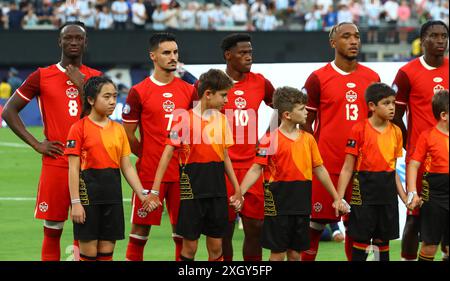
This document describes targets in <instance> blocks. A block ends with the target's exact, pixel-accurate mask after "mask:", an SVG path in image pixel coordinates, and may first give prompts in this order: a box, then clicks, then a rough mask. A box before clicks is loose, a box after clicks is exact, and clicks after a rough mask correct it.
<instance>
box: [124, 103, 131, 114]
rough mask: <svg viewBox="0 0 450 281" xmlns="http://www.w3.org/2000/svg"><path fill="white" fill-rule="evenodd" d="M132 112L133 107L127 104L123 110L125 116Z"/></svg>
mask: <svg viewBox="0 0 450 281" xmlns="http://www.w3.org/2000/svg"><path fill="white" fill-rule="evenodd" d="M130 111H131V107H130V105H129V104H128V103H126V104H125V106H124V107H123V109H122V113H123V114H128V113H130Z"/></svg>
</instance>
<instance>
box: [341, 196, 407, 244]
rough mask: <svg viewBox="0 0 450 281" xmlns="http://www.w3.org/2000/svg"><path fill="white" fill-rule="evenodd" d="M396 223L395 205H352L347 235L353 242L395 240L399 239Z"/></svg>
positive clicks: (397, 219) (396, 211) (396, 206)
mask: <svg viewBox="0 0 450 281" xmlns="http://www.w3.org/2000/svg"><path fill="white" fill-rule="evenodd" d="M398 221H399V218H398V205H397V204H391V205H368V206H367V205H362V206H355V205H353V206H352V210H351V212H350V216H349V221H348V234H349V235H350V237H352V238H353V240H355V241H370V240H371V239H381V240H383V241H389V240H393V239H397V238H398V237H399V223H398Z"/></svg>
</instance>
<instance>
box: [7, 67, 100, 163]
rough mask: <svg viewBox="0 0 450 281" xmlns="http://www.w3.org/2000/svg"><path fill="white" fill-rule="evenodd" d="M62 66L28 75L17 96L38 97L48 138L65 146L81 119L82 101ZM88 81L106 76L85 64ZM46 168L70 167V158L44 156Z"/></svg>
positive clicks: (25, 97) (42, 69)
mask: <svg viewBox="0 0 450 281" xmlns="http://www.w3.org/2000/svg"><path fill="white" fill-rule="evenodd" d="M65 71H66V70H65V69H64V68H63V67H62V66H61V65H60V64H54V65H51V66H48V67H44V68H38V69H37V70H36V71H34V72H33V73H31V74H30V76H28V78H27V80H25V82H24V83H23V84H22V86H20V87H19V89H17V91H16V93H17V94H18V95H19V96H20V97H21V98H23V99H24V100H25V101H27V102H29V101H31V100H32V99H33V98H34V97H36V98H37V101H38V104H39V109H40V110H41V114H42V122H43V123H44V135H45V138H46V139H47V140H50V141H60V142H61V143H63V144H65V143H66V140H67V134H68V133H69V130H70V127H71V126H72V124H74V123H75V122H77V121H78V120H80V115H81V111H82V108H81V100H80V94H79V91H78V89H77V87H76V86H75V85H74V84H73V83H72V81H70V79H69V76H67V75H66V73H65ZM80 71H81V73H83V74H84V75H85V78H84V79H85V81H86V80H87V79H89V78H91V77H92V76H100V75H102V73H101V72H100V71H97V70H95V69H92V68H89V67H87V66H85V65H81V66H80ZM43 163H44V164H46V165H54V166H62V167H67V166H68V163H67V156H58V157H57V158H56V159H54V158H52V157H50V156H46V155H44V156H43Z"/></svg>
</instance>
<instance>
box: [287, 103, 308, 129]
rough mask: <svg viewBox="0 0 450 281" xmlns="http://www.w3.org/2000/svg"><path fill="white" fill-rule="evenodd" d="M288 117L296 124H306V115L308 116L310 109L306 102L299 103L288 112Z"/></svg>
mask: <svg viewBox="0 0 450 281" xmlns="http://www.w3.org/2000/svg"><path fill="white" fill-rule="evenodd" d="M287 117H288V118H287V119H288V120H289V121H291V122H293V123H295V124H299V125H304V124H305V123H306V117H308V111H307V110H306V106H305V105H304V104H300V103H297V104H295V105H294V108H293V109H292V111H291V112H289V113H288V115H287Z"/></svg>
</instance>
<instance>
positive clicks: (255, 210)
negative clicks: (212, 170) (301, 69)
mask: <svg viewBox="0 0 450 281" xmlns="http://www.w3.org/2000/svg"><path fill="white" fill-rule="evenodd" d="M221 47H222V51H223V55H224V58H225V61H226V64H227V67H226V73H227V74H228V76H230V77H231V78H232V79H233V80H234V86H233V88H232V89H231V90H229V91H228V103H227V104H226V105H225V108H224V110H223V112H224V113H225V115H226V116H227V118H228V121H229V123H230V126H231V128H232V131H233V139H234V142H235V145H234V146H232V147H230V149H229V154H230V158H231V161H232V162H233V168H234V172H235V174H236V177H237V178H238V181H239V182H241V181H242V179H243V178H244V176H245V174H246V173H247V170H248V169H249V168H250V167H251V166H252V164H253V159H254V157H255V150H256V144H257V141H258V108H259V106H260V104H261V102H263V101H264V102H265V103H266V104H267V105H271V104H272V95H273V92H274V88H273V86H272V83H270V81H269V80H267V79H266V78H265V77H264V76H263V75H261V74H257V73H253V72H251V71H250V69H251V66H252V63H253V60H252V43H251V37H250V35H248V34H245V33H235V34H231V35H229V36H227V37H225V38H224V39H223V41H222V45H221ZM227 190H228V198H230V196H232V195H233V193H234V189H233V187H232V184H231V182H230V181H229V180H227ZM244 198H245V204H244V207H243V209H242V211H241V213H240V216H241V218H242V223H243V226H244V235H245V238H244V245H243V258H244V260H245V261H260V260H261V259H262V248H261V243H260V237H261V231H262V223H263V219H264V192H263V187H262V178H260V179H259V180H258V181H257V182H256V184H255V185H254V186H253V187H252V188H250V189H249V190H248V191H247V193H246V195H245V197H244ZM228 210H229V227H228V230H227V233H226V236H225V237H224V239H223V255H224V260H225V261H231V260H232V259H233V245H232V240H233V233H234V227H235V220H236V212H235V211H234V208H232V207H229V209H228Z"/></svg>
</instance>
